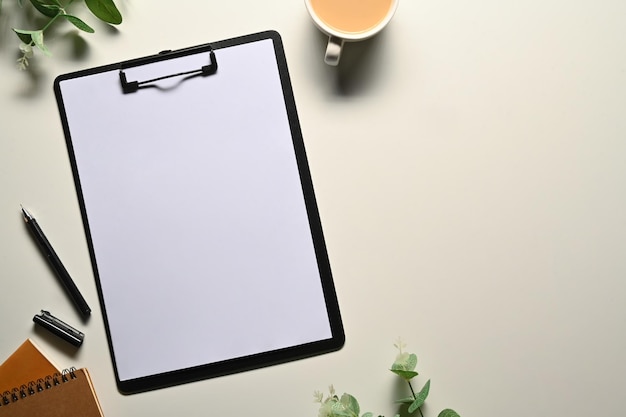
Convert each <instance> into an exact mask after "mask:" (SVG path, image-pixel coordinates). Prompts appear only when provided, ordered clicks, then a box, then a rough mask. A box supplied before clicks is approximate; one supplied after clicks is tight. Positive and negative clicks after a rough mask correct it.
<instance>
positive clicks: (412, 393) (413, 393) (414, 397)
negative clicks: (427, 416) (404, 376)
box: [406, 381, 424, 417]
mask: <svg viewBox="0 0 626 417" xmlns="http://www.w3.org/2000/svg"><path fill="white" fill-rule="evenodd" d="M406 382H407V384H409V388H411V395H413V399H416V400H417V396H416V395H415V391H413V385H411V381H406ZM417 411H419V412H420V415H421V416H422V417H424V414H423V413H422V407H418V409H417Z"/></svg>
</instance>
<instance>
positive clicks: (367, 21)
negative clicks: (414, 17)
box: [305, 0, 399, 65]
mask: <svg viewBox="0 0 626 417" xmlns="http://www.w3.org/2000/svg"><path fill="white" fill-rule="evenodd" d="M398 2H399V0H305V4H306V8H307V10H308V11H309V14H310V15H311V18H312V19H313V21H314V22H315V25H316V26H317V27H318V28H319V29H320V30H321V31H322V32H324V33H326V34H327V35H328V45H327V46H326V54H325V56H324V61H325V62H326V63H327V64H328V65H337V64H339V58H341V51H342V49H343V46H344V43H345V42H355V41H362V40H365V39H368V38H371V37H372V36H374V35H376V34H377V33H378V32H380V31H381V30H383V28H384V27H385V26H387V24H388V23H389V21H390V20H391V18H392V17H393V15H394V13H395V12H396V9H397V8H398Z"/></svg>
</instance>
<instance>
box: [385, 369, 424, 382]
mask: <svg viewBox="0 0 626 417" xmlns="http://www.w3.org/2000/svg"><path fill="white" fill-rule="evenodd" d="M391 372H393V373H394V374H396V375H398V376H399V377H400V378H404V379H405V380H407V381H409V380H411V379H413V378H415V377H416V376H417V375H419V374H418V373H417V372H415V371H405V370H402V369H391Z"/></svg>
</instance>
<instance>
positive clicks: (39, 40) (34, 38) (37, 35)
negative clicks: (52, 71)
mask: <svg viewBox="0 0 626 417" xmlns="http://www.w3.org/2000/svg"><path fill="white" fill-rule="evenodd" d="M13 31H14V32H15V33H17V36H19V38H20V39H23V38H22V36H21V35H25V37H26V36H30V39H31V42H33V43H34V44H35V46H37V48H39V49H40V50H41V52H43V53H44V54H45V55H48V56H50V55H52V54H51V53H50V51H49V50H48V48H47V47H46V45H45V44H44V43H43V31H42V30H21V29H13ZM29 43H30V42H29Z"/></svg>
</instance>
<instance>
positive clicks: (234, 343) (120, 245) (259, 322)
mask: <svg viewBox="0 0 626 417" xmlns="http://www.w3.org/2000/svg"><path fill="white" fill-rule="evenodd" d="M55 93H56V97H57V102H58V105H59V111H60V115H61V121H62V124H63V129H64V133H65V137H66V143H67V148H68V153H69V159H70V163H71V166H72V171H73V175H74V182H75V185H76V191H77V195H78V202H79V205H80V208H81V214H82V218H83V224H84V228H85V234H86V237H87V244H88V246H89V251H90V255H91V261H92V266H93V271H94V275H95V278H96V284H97V288H98V293H99V297H100V305H101V308H102V311H103V315H104V320H105V327H106V330H107V336H108V341H109V348H110V352H111V358H112V360H113V367H114V371H115V376H116V380H117V385H118V388H119V389H120V391H122V392H123V393H133V392H138V391H143V390H148V389H155V388H160V387H165V386H169V385H173V384H179V383H183V382H188V381H193V380H198V379H202V378H208V377H215V376H220V375H224V374H229V373H234V372H239V371H243V370H250V369H252V368H258V367H262V366H267V365H271V364H275V363H279V362H286V361H289V360H293V359H300V358H303V357H306V356H311V355H317V354H321V353H325V352H329V351H332V350H336V349H339V348H340V347H341V346H342V345H343V341H344V335H343V327H342V323H341V318H340V314H339V307H338V303H337V298H336V295H335V289H334V285H333V280H332V275H331V270H330V264H329V260H328V255H327V253H326V245H325V241H324V237H323V234H322V227H321V221H320V218H319V213H318V209H317V204H316V200H315V195H314V193H313V184H312V180H311V174H310V172H309V167H308V162H307V158H306V153H305V148H304V142H303V138H302V133H301V131H300V125H299V121H298V115H297V111H296V106H295V100H294V96H293V92H292V89H291V83H290V79H289V73H288V71H287V62H286V58H285V53H284V50H283V45H282V41H281V38H280V36H279V35H278V33H276V32H262V33H258V34H253V35H248V36H243V37H239V38H234V39H228V40H223V41H218V42H214V43H210V44H205V45H200V46H197V47H192V48H187V49H182V50H175V51H165V52H163V53H160V54H158V55H154V56H149V57H145V58H138V59H134V60H131V61H126V62H121V63H117V64H111V65H106V66H103V67H98V68H93V69H89V70H85V71H80V72H77V73H72V74H66V75H62V76H60V77H58V78H57V79H56V80H55Z"/></svg>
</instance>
